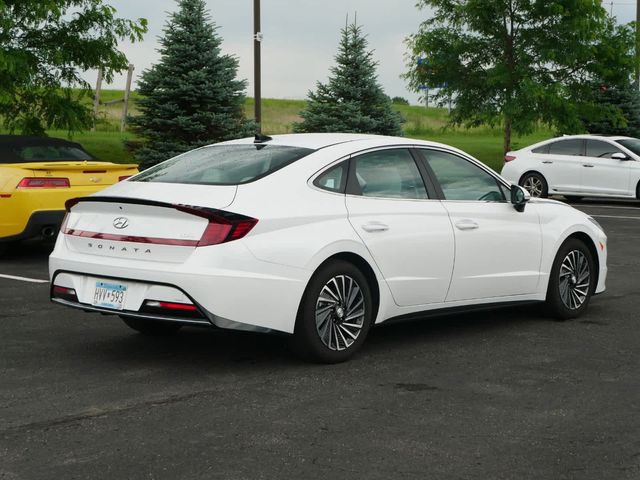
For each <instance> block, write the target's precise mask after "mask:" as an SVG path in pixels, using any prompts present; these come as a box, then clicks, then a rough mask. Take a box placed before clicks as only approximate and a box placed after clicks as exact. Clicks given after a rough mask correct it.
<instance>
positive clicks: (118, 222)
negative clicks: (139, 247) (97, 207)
mask: <svg viewBox="0 0 640 480" xmlns="http://www.w3.org/2000/svg"><path fill="white" fill-rule="evenodd" d="M113 226H114V227H116V228H117V229H119V230H122V229H123V228H127V227H128V226H129V219H128V218H126V217H118V218H116V219H115V220H114V221H113Z"/></svg>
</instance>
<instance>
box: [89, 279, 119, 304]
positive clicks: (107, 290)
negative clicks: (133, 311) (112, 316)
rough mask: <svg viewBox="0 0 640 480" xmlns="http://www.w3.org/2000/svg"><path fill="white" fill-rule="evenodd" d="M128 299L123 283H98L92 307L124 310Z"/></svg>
mask: <svg viewBox="0 0 640 480" xmlns="http://www.w3.org/2000/svg"><path fill="white" fill-rule="evenodd" d="M126 298H127V286H126V285H124V284H122V283H110V282H96V289H95V290H94V293H93V302H92V305H93V306H94V307H103V308H110V309H112V310H123V309H124V301H125V299H126Z"/></svg>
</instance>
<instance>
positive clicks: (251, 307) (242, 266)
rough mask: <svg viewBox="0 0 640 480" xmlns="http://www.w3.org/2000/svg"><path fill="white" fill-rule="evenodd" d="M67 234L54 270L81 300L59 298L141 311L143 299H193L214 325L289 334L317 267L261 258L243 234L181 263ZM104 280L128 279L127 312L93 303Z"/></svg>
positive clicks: (57, 281)
mask: <svg viewBox="0 0 640 480" xmlns="http://www.w3.org/2000/svg"><path fill="white" fill-rule="evenodd" d="M66 237H67V236H66V235H60V236H59V237H58V241H57V244H56V248H55V249H54V251H53V253H52V254H51V257H50V259H49V271H50V276H51V279H52V286H53V285H56V286H60V287H67V288H73V289H74V290H76V292H77V295H78V299H77V303H76V302H71V303H72V304H69V303H68V302H64V303H63V302H57V303H60V304H63V305H65V306H68V307H73V308H77V309H81V310H88V311H97V312H100V313H109V314H115V315H123V316H136V315H137V314H139V313H140V309H141V306H142V305H143V303H144V301H145V300H159V301H168V302H184V303H187V302H190V303H193V304H194V305H196V306H197V307H198V308H199V310H200V311H201V312H202V313H203V315H204V316H205V317H206V320H207V322H208V323H209V324H210V325H213V326H216V327H220V328H228V329H234V330H244V331H254V332H255V331H270V330H275V331H280V332H285V333H292V332H293V330H294V327H295V320H296V316H297V311H298V307H299V304H300V299H301V298H302V293H303V291H304V289H305V287H306V285H307V282H308V280H309V278H310V276H311V273H312V272H309V271H307V270H304V269H298V268H292V267H287V266H283V265H279V264H274V263H269V262H264V261H261V260H258V259H256V258H255V257H254V256H253V255H252V254H251V253H250V252H249V250H248V249H247V248H246V247H245V246H244V245H243V244H242V241H235V242H229V243H225V244H221V245H215V246H212V247H203V248H197V249H193V251H192V253H190V254H188V255H187V256H186V258H185V259H184V261H183V262H182V263H168V262H161V261H145V260H136V259H132V258H127V257H122V258H118V257H113V256H109V257H107V256H100V255H96V254H93V255H92V254H88V253H83V252H79V251H77V250H76V251H73V250H71V249H70V248H68V246H67V238H66ZM123 243H126V242H123ZM175 248H176V249H178V248H182V247H175ZM142 258H146V257H142ZM100 279H117V280H120V281H122V282H125V283H127V284H128V286H129V287H128V288H129V291H130V292H131V294H129V293H128V294H127V299H126V303H125V305H124V309H125V311H116V310H109V309H99V308H96V307H93V306H92V305H91V304H92V296H93V293H92V292H94V291H95V286H96V283H95V282H96V280H100ZM146 318H148V317H146ZM154 319H157V320H168V321H172V320H173V319H167V318H160V317H154Z"/></svg>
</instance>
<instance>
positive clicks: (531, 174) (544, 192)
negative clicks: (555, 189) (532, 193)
mask: <svg viewBox="0 0 640 480" xmlns="http://www.w3.org/2000/svg"><path fill="white" fill-rule="evenodd" d="M530 177H536V178H538V179H539V180H540V181H541V182H542V192H541V193H540V197H538V198H547V197H548V196H549V184H548V183H547V180H546V178H544V176H542V174H541V173H537V172H529V173H526V174H524V175H523V177H522V180H520V186H521V187H522V186H523V185H524V183H525V181H526V180H527V178H530ZM523 188H524V187H523Z"/></svg>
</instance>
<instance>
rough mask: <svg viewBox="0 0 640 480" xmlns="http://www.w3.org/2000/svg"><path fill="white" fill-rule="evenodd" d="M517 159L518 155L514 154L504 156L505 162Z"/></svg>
mask: <svg viewBox="0 0 640 480" xmlns="http://www.w3.org/2000/svg"><path fill="white" fill-rule="evenodd" d="M515 159H516V157H514V156H513V155H505V156H504V163H507V162H513V161H514V160H515Z"/></svg>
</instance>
